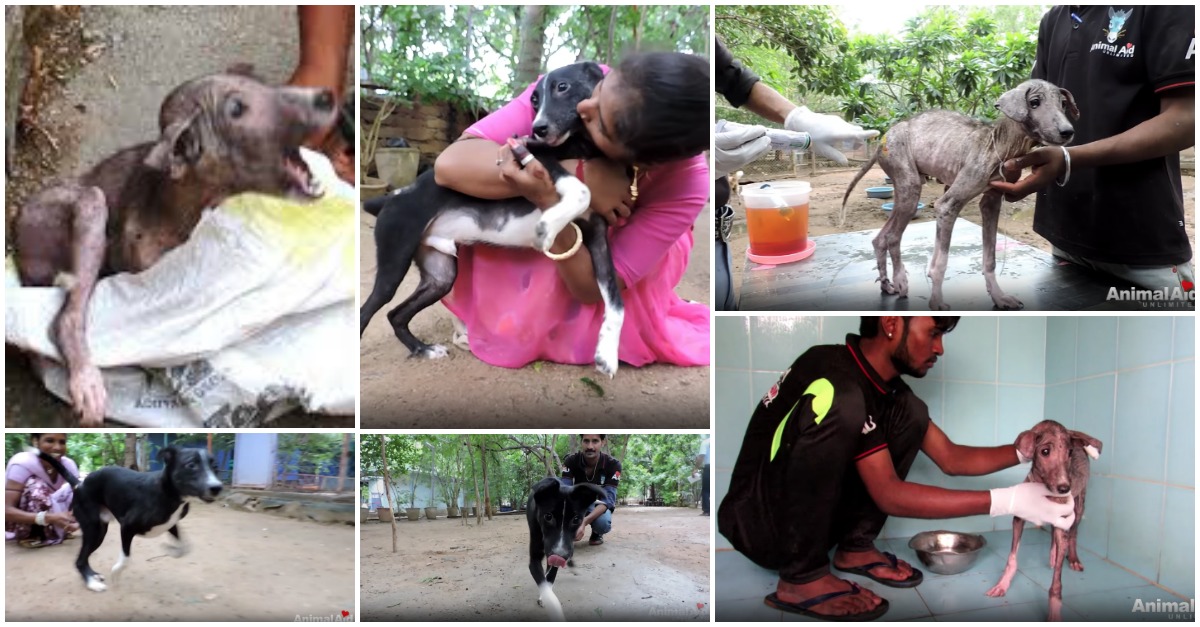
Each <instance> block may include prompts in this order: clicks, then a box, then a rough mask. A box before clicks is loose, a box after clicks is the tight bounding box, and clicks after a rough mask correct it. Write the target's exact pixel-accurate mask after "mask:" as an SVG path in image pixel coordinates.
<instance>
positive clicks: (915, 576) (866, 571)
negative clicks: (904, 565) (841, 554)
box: [834, 551, 925, 588]
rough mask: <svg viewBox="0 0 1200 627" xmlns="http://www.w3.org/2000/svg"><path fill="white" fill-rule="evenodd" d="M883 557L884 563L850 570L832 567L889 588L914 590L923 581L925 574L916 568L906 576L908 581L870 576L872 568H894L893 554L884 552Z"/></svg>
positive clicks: (894, 557) (865, 565) (895, 561)
mask: <svg viewBox="0 0 1200 627" xmlns="http://www.w3.org/2000/svg"><path fill="white" fill-rule="evenodd" d="M883 556H884V557H886V558H887V561H886V562H873V563H871V564H864V565H862V566H853V567H850V568H842V567H840V566H834V568H836V569H838V570H840V571H842V572H843V573H850V574H851V575H861V576H863V577H867V578H869V579H873V580H875V581H876V582H878V583H881V584H883V585H885V586H888V587H889V588H915V587H916V586H917V585H919V584H920V583H921V582H922V581H924V580H925V574H924V573H922V572H921V571H919V570H917V569H916V568H914V569H912V571H913V572H912V574H911V575H909V576H908V579H884V578H883V577H878V576H876V575H874V574H872V573H871V569H872V568H879V567H880V566H887V567H889V568H896V564H897V560H896V556H895V555H894V554H892V553H888V552H887V551H884V552H883Z"/></svg>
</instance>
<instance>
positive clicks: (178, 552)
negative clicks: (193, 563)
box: [167, 544, 191, 559]
mask: <svg viewBox="0 0 1200 627" xmlns="http://www.w3.org/2000/svg"><path fill="white" fill-rule="evenodd" d="M190 550H191V547H190V546H188V545H186V544H168V545H167V555H170V556H171V557H174V558H175V559H179V558H181V557H183V556H184V555H187V554H188V553H189V552H190Z"/></svg>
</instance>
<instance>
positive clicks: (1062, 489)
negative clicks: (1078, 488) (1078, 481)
mask: <svg viewBox="0 0 1200 627" xmlns="http://www.w3.org/2000/svg"><path fill="white" fill-rule="evenodd" d="M1057 490H1058V493H1059V494H1066V493H1067V492H1070V491H1071V485H1070V484H1068V483H1060V484H1058V487H1057Z"/></svg>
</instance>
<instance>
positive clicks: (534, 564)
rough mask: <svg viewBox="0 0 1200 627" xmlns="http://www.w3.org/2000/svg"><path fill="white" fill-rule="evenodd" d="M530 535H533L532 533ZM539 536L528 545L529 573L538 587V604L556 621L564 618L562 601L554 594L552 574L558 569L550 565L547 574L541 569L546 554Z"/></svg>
mask: <svg viewBox="0 0 1200 627" xmlns="http://www.w3.org/2000/svg"><path fill="white" fill-rule="evenodd" d="M530 535H533V534H532V533H531V534H530ZM540 541H541V539H540V538H535V539H534V540H532V544H530V547H529V574H531V575H533V581H534V583H536V584H537V588H538V605H539V606H541V607H544V608H546V610H547V611H548V612H549V613H550V619H551V620H556V621H563V620H566V617H565V616H564V615H563V610H562V603H560V602H559V601H558V596H556V595H555V594H554V588H553V586H554V575H555V573H556V572H557V571H558V569H557V568H555V567H553V566H552V567H550V573H549V576H547V575H546V573H545V571H543V570H542V560H544V559H545V557H546V554H545V552H543V550H542V549H541V548H540V547H539V542H540Z"/></svg>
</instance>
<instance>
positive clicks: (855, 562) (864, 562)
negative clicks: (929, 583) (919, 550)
mask: <svg viewBox="0 0 1200 627" xmlns="http://www.w3.org/2000/svg"><path fill="white" fill-rule="evenodd" d="M833 566H834V568H836V569H838V570H840V571H843V572H848V573H853V574H855V575H862V576H863V577H869V578H871V579H874V580H875V581H878V582H879V583H881V584H883V585H885V586H891V587H893V588H911V587H913V586H915V585H917V584H919V583H921V581H922V580H923V579H924V578H925V576H924V574H923V573H921V571H919V570H917V569H915V568H913V567H912V565H910V564H909V563H908V562H905V561H904V560H900V559H897V558H896V556H895V555H892V554H891V553H882V552H880V551H879V550H878V549H874V548H873V549H871V550H869V551H859V552H853V553H852V552H848V551H838V552H837V553H835V554H834V556H833Z"/></svg>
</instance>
